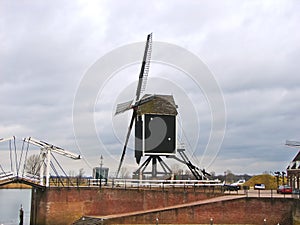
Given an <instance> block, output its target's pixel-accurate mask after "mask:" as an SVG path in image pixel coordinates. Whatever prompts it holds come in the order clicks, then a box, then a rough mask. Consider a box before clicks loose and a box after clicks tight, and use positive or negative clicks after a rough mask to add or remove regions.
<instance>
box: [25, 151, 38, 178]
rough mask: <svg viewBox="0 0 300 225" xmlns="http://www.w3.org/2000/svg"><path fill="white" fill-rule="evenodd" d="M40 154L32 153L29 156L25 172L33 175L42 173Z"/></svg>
mask: <svg viewBox="0 0 300 225" xmlns="http://www.w3.org/2000/svg"><path fill="white" fill-rule="evenodd" d="M40 167H41V162H40V156H39V155H36V154H35V155H31V156H29V157H28V158H27V160H26V163H25V172H26V173H29V174H32V175H37V176H39V175H40Z"/></svg>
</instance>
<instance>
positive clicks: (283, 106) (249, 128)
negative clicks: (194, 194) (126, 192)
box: [0, 1, 300, 173]
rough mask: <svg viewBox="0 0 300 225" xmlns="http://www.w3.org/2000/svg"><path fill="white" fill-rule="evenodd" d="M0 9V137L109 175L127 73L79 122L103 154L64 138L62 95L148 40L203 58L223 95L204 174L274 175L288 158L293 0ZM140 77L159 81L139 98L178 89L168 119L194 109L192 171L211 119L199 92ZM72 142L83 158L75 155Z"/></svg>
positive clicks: (295, 55) (67, 114) (68, 104)
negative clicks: (42, 146) (91, 121)
mask: <svg viewBox="0 0 300 225" xmlns="http://www.w3.org/2000/svg"><path fill="white" fill-rule="evenodd" d="M0 6H1V7H0V13H1V18H0V48H1V53H0V111H1V127H0V137H6V136H11V135H16V136H18V137H20V138H22V137H26V136H33V137H36V138H38V139H43V140H45V141H49V142H53V143H55V144H57V145H59V146H62V147H64V148H66V149H69V150H74V151H75V152H77V151H82V152H83V153H86V155H87V158H88V159H89V160H90V161H91V162H90V164H92V165H97V164H98V162H97V160H98V158H99V156H100V154H103V155H105V158H109V160H107V161H109V163H110V164H111V165H107V166H111V167H113V168H115V167H116V166H115V164H117V163H116V162H115V159H119V154H121V149H122V140H123V139H124V137H125V133H126V129H127V125H128V122H129V121H128V116H123V117H120V118H113V117H112V114H113V112H112V111H113V110H114V105H115V103H116V102H118V101H119V100H129V99H130V96H131V89H132V88H135V85H136V84H133V83H132V82H135V81H136V80H137V74H138V70H137V71H135V70H136V68H138V67H139V66H138V65H135V66H133V67H128V68H126V69H124V70H122V71H121V72H120V73H119V74H114V77H113V78H112V80H111V83H107V84H106V85H104V86H105V88H104V91H103V92H102V93H99V98H98V101H97V102H96V105H95V112H89V113H93V115H94V118H95V126H96V128H97V129H96V131H97V132H98V133H97V134H98V136H99V138H101V140H103V142H104V143H105V145H106V146H99V142H98V140H93V139H91V138H90V136H89V135H90V132H92V131H90V130H87V131H86V132H85V133H84V136H82V137H74V134H73V127H72V106H73V100H74V96H75V94H76V91H77V88H78V85H79V83H80V82H81V79H82V77H83V76H84V74H85V72H86V71H87V70H88V69H89V67H90V66H91V65H92V64H93V63H94V62H95V61H96V60H97V59H99V58H101V57H102V56H103V55H104V54H106V53H107V52H109V51H110V50H113V49H115V48H117V47H119V46H122V45H123V44H128V43H132V42H137V41H144V40H145V37H146V34H148V33H150V32H154V34H153V39H154V40H155V41H165V42H169V43H173V44H177V45H179V46H182V47H184V48H186V49H188V50H189V51H191V52H193V53H194V54H196V55H198V56H199V57H200V58H201V59H204V60H205V63H207V64H208V66H209V68H211V70H212V71H213V72H214V74H215V78H216V80H217V82H218V83H219V85H220V87H221V88H222V90H223V93H224V99H225V102H226V107H227V109H226V110H227V116H228V123H227V131H226V136H225V139H224V143H223V146H222V148H221V150H220V152H219V154H218V157H217V159H216V160H215V163H213V164H212V165H211V166H210V167H209V169H210V170H214V171H217V172H220V173H222V171H225V170H226V169H230V170H232V171H233V172H235V171H236V172H239V173H259V172H263V171H265V170H275V169H276V170H277V169H279V170H281V169H283V168H285V164H286V162H288V161H289V160H291V159H292V157H293V154H294V153H296V152H293V151H287V150H286V148H285V146H284V145H283V143H284V141H285V139H290V138H291V139H296V140H297V139H300V136H299V128H298V126H297V125H298V124H299V122H300V121H299V116H298V112H299V110H300V106H299V104H297V102H298V99H297V97H298V96H299V94H300V93H299V92H300V79H299V76H298V74H299V71H300V66H299V65H300V64H299V62H298V61H299V56H300V44H299V38H300V32H299V29H298V25H299V22H300V16H299V13H298V12H299V10H300V4H299V3H298V2H297V1H288V2H286V1H276V2H273V1H272V2H269V1H264V2H261V1H240V2H238V3H237V2H234V1H226V2H211V1H187V2H186V1H185V2H181V1H172V2H171V1H164V2H161V1H152V2H148V1H147V2H146V1H139V2H136V1H123V2H116V1H88V2H86V1H72V2H70V1H60V2H56V3H55V2H54V3H53V2H51V3H47V2H36V1H29V2H23V3H20V2H17V1H4V2H1V3H0ZM128 54H130V53H128ZM164 74H167V75H166V76H165V75H164ZM149 77H150V78H155V79H157V78H160V77H163V78H164V79H166V80H170V81H171V82H169V83H168V82H166V83H163V82H161V83H160V82H159V83H158V84H157V85H153V84H152V85H151V82H149V86H148V89H147V91H146V92H152V91H155V92H158V91H159V90H163V92H167V91H170V90H172V91H173V90H175V88H174V87H172V88H171V86H172V83H173V84H174V83H175V85H173V86H176V85H177V86H178V87H179V88H178V89H177V90H179V89H182V90H179V91H178V92H175V93H177V94H178V95H179V96H174V97H175V99H176V101H178V103H179V110H184V109H185V107H186V105H188V103H189V101H191V102H192V103H193V104H194V105H193V107H194V108H195V110H196V111H197V115H198V118H197V123H198V124H199V126H200V136H199V143H198V146H197V150H196V155H197V159H195V161H202V162H203V163H205V157H206V156H205V155H204V156H203V155H202V153H203V151H204V150H203V149H204V148H205V144H206V143H207V139H208V133H207V131H208V130H209V129H210V119H211V115H210V111H209V107H208V105H207V103H206V102H205V98H204V97H203V95H202V93H200V91H199V89H197V88H195V86H193V84H191V83H189V80H188V79H185V78H184V76H183V75H182V74H180V73H178V72H176V70H174V68H171V69H170V68H167V67H166V66H165V65H160V66H155V65H153V66H152V67H151V68H150V74H149ZM114 84H115V85H114ZM97 85H98V84H97ZM99 86H101V84H99ZM153 86H156V87H155V88H156V89H155V88H153ZM166 86H167V88H166ZM164 88H165V89H164ZM87 91H88V90H87ZM184 94H186V96H187V97H188V98H189V99H188V100H189V101H185V95H184ZM127 98H129V99H127ZM117 100H118V101H117ZM180 116H182V117H181V118H180V119H182V121H184V123H185V124H186V126H191V125H192V124H193V123H195V121H196V120H195V118H193V119H192V120H191V118H189V116H188V113H187V112H186V111H182V112H181V115H180ZM113 128H117V131H116V134H115V133H114V130H113ZM186 132H187V133H188V129H187V131H186ZM187 136H189V135H187ZM76 138H77V139H80V141H84V143H85V146H86V149H78V147H77V146H76V141H75V139H76ZM119 139H120V140H119ZM131 146H132V144H131ZM103 147H104V149H106V150H104V149H103ZM208 155H209V153H208ZM111 158H112V159H111ZM132 158H133V157H132V154H131V153H129V154H128V155H126V162H128V165H130V166H131V165H132V166H133V168H134V164H132V161H133V160H132ZM245 160H246V161H245ZM0 163H1V162H0ZM243 163H247V165H248V166H247V167H245V166H244V165H243ZM69 166H70V167H72V164H70V165H69ZM83 166H86V165H84V163H83ZM198 166H199V167H202V166H203V167H206V166H207V165H205V164H204V165H198ZM76 167H78V166H76ZM88 168H89V167H87V169H88ZM113 170H115V169H113Z"/></svg>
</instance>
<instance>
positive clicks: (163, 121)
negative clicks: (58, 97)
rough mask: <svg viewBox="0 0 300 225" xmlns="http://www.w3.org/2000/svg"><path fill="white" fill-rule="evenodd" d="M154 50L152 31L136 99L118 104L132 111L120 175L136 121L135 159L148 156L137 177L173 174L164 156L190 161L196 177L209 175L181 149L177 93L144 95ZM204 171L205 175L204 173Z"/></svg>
mask: <svg viewBox="0 0 300 225" xmlns="http://www.w3.org/2000/svg"><path fill="white" fill-rule="evenodd" d="M151 51H152V34H149V35H148V36H147V42H146V46H145V52H144V57H143V62H142V67H141V71H140V74H139V81H138V85H137V90H136V97H135V100H132V101H129V102H125V103H121V104H118V105H117V109H116V113H115V114H116V115H117V114H119V113H123V112H125V111H127V110H132V117H131V120H130V124H129V127H128V131H127V135H126V139H125V143H124V147H123V152H122V155H121V159H120V162H119V167H118V170H117V177H118V175H119V172H120V169H121V167H122V163H123V161H124V157H125V153H126V148H127V144H128V140H129V137H130V133H131V130H132V127H133V123H135V158H136V162H137V164H140V162H141V159H142V157H147V159H146V160H145V161H144V162H143V163H142V165H141V166H140V167H139V169H138V170H137V171H136V172H135V173H134V174H135V175H136V176H138V175H151V176H152V177H157V175H159V174H163V175H170V174H171V173H172V171H171V169H170V168H169V167H168V165H167V164H166V163H165V162H164V161H163V159H162V157H169V158H174V159H176V160H178V161H179V162H182V163H184V164H186V165H187V166H188V167H189V169H190V170H191V171H192V173H193V174H194V176H195V177H196V179H203V176H205V175H207V173H205V171H203V170H202V171H201V170H199V169H198V168H197V167H196V166H194V165H193V164H192V163H191V162H190V161H189V159H188V158H187V156H186V155H185V153H184V149H178V150H177V139H176V136H177V132H176V131H177V125H176V116H177V114H178V112H177V105H176V104H175V101H174V98H173V96H172V95H156V94H146V95H144V96H143V97H142V98H141V93H142V92H143V91H144V90H145V86H146V80H147V76H148V72H149V66H150V58H151ZM177 152H178V153H179V154H180V156H181V159H180V158H178V157H176V153H177ZM150 162H152V170H151V172H146V168H147V166H148V165H149V163H150ZM158 164H160V166H161V168H162V171H158V167H157V166H158ZM198 171H199V172H198ZM201 172H202V174H200V173H201Z"/></svg>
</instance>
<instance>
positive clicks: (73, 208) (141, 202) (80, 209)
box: [31, 187, 221, 225]
mask: <svg viewBox="0 0 300 225" xmlns="http://www.w3.org/2000/svg"><path fill="white" fill-rule="evenodd" d="M220 194H221V193H216V192H212V190H206V192H205V193H204V192H203V190H202V191H201V192H199V191H194V189H186V190H183V189H170V190H142V189H140V190H137V189H127V190H124V189H110V188H103V189H99V188H88V187H87V188H50V189H46V190H37V191H34V190H33V193H32V201H33V202H32V209H31V211H32V215H31V221H34V222H32V224H37V225H41V224H47V225H52V224H53V225H60V224H64V225H65V224H71V223H72V222H74V221H75V220H77V219H79V218H80V217H81V216H83V215H98V216H99V215H110V214H116V213H125V212H134V211H141V210H147V209H155V208H161V207H166V206H172V205H178V204H182V203H188V202H193V201H197V200H202V199H207V198H209V197H214V196H218V195H220Z"/></svg>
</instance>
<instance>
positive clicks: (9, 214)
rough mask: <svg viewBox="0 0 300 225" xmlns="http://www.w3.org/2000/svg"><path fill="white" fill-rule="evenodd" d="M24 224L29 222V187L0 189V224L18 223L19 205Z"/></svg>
mask: <svg viewBox="0 0 300 225" xmlns="http://www.w3.org/2000/svg"><path fill="white" fill-rule="evenodd" d="M21 205H22V206H23V210H24V223H23V224H24V225H29V223H30V206H31V189H0V225H2V224H3V225H18V224H19V210H20V206H21Z"/></svg>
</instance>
